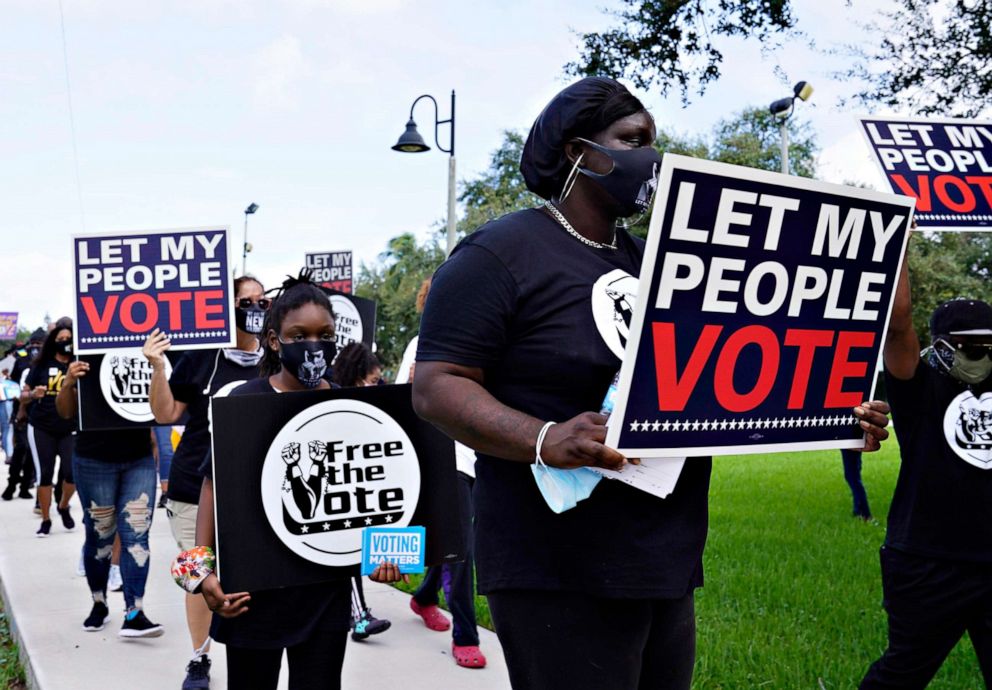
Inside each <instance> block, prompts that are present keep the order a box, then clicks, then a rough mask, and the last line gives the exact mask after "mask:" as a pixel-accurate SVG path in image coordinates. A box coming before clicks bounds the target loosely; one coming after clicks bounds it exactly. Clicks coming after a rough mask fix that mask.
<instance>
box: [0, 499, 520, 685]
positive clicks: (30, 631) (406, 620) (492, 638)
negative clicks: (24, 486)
mask: <svg viewBox="0 0 992 690" xmlns="http://www.w3.org/2000/svg"><path fill="white" fill-rule="evenodd" d="M2 481H3V480H0V482H2ZM32 506H33V502H32V501H26V500H22V499H17V498H15V499H14V500H13V501H0V586H2V594H3V600H4V604H5V606H6V610H7V615H8V616H9V618H10V622H11V628H12V629H13V630H14V632H15V636H16V637H17V639H18V642H19V644H20V645H21V659H22V661H23V662H24V667H25V671H26V673H27V677H28V687H29V688H31V689H32V690H117V689H121V690H124V689H127V690H132V689H133V688H142V689H143V690H144V689H148V690H159V689H160V688H161V689H163V690H170V689H175V690H178V689H179V687H180V685H181V684H182V680H183V678H184V677H185V666H186V662H187V661H188V660H189V655H190V652H191V646H190V640H189V634H188V632H187V630H186V622H185V616H184V613H183V596H182V592H181V591H180V590H179V588H178V587H176V585H175V584H174V583H173V582H172V579H171V578H170V576H169V564H170V562H171V558H172V557H173V556H174V555H175V551H176V547H175V542H173V540H172V535H171V534H170V532H169V525H168V522H167V520H166V518H165V511H156V515H155V519H154V522H153V524H152V530H151V544H150V545H151V551H152V557H151V574H150V576H149V578H148V588H147V592H146V594H145V612H146V613H147V614H148V617H149V618H150V619H151V620H153V621H155V622H156V623H161V624H162V625H163V627H164V628H165V634H164V635H163V636H162V637H159V638H154V639H149V640H133V641H123V640H121V639H120V638H118V637H117V631H118V629H119V628H120V622H121V619H122V618H123V606H124V604H123V597H122V595H121V594H120V593H109V595H108V597H109V600H110V601H109V604H110V610H111V619H110V620H109V621H108V624H107V627H105V628H104V629H103V630H101V631H100V632H96V633H87V632H83V630H82V622H83V619H84V618H85V617H86V616H87V614H88V613H89V609H90V606H91V600H90V597H89V592H88V591H87V587H86V580H85V579H84V578H82V577H79V576H77V575H76V563H77V561H78V559H79V551H80V548H81V547H82V543H83V533H82V515H81V512H80V508H79V501H78V499H77V498H73V502H72V513H73V516H74V517H75V518H76V521H77V523H78V524H77V527H76V529H75V530H73V531H72V532H66V531H65V530H64V529H63V528H62V526H61V524H60V523H59V520H58V516H57V515H55V514H54V511H53V515H55V520H54V524H53V525H52V535H51V536H50V537H48V538H47V539H38V538H36V537H35V536H34V532H35V530H36V529H37V527H38V523H39V521H40V518H39V517H38V516H36V515H35V514H34V513H33V512H32V510H31V508H32ZM365 593H366V597H367V599H368V603H369V606H370V607H371V608H372V611H373V612H374V613H375V615H376V616H377V617H380V618H388V619H390V620H391V621H392V622H393V627H392V628H391V629H390V630H389V631H387V632H385V633H383V634H382V635H379V636H377V637H373V638H370V639H369V640H368V641H365V642H353V641H351V640H349V641H348V652H347V656H346V658H345V664H344V673H343V677H342V687H343V688H345V689H346V690H350V689H358V688H385V687H393V688H405V689H408V690H420V689H425V690H426V689H428V688H430V689H431V690H434V689H439V690H446V689H448V688H472V689H473V690H505V689H506V688H509V680H508V678H507V673H506V665H505V663H504V661H503V655H502V652H501V650H500V647H499V643H498V642H497V640H496V635H495V634H493V633H491V632H489V631H488V630H481V629H480V631H479V633H480V635H481V637H482V650H483V652H485V654H486V656H487V658H488V660H489V665H488V666H487V667H486V668H485V669H481V670H476V669H463V668H459V667H458V666H456V665H455V663H454V661H453V660H452V659H451V634H450V632H448V633H435V632H431V631H430V630H428V629H427V628H425V627H424V625H423V624H422V623H421V621H420V619H419V618H417V617H416V616H414V615H413V614H412V613H411V612H410V609H409V606H408V601H409V597H408V596H407V595H405V594H403V593H401V592H399V591H397V590H395V589H393V588H392V587H389V586H386V585H379V584H376V583H374V582H370V581H368V580H367V579H366V582H365ZM210 658H211V659H212V660H213V671H212V673H211V680H212V683H211V687H212V688H214V690H222V689H223V688H225V687H226V679H227V670H226V664H225V660H224V652H223V646H222V645H214V648H213V650H212V651H211V654H210ZM286 676H287V671H286V666H285V661H284V662H283V672H282V677H281V679H280V680H281V682H280V685H279V687H280V688H285V687H286ZM232 690H235V689H232Z"/></svg>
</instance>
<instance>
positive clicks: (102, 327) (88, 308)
mask: <svg viewBox="0 0 992 690" xmlns="http://www.w3.org/2000/svg"><path fill="white" fill-rule="evenodd" d="M119 299H120V296H119V295H110V296H109V297H107V303H106V304H105V305H103V313H100V311H99V310H98V309H97V308H96V302H95V301H94V300H93V298H92V297H80V298H79V303H80V304H82V305H83V312H84V313H85V314H86V320H87V321H89V323H90V327H91V328H92V329H93V332H94V333H96V334H97V335H101V334H103V333H106V332H107V331H109V330H110V322H111V321H112V320H113V318H114V311H116V309H117V300H119Z"/></svg>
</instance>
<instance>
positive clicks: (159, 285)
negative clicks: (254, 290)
mask: <svg viewBox="0 0 992 690" xmlns="http://www.w3.org/2000/svg"><path fill="white" fill-rule="evenodd" d="M72 244H73V273H74V278H75V284H76V330H75V332H74V337H75V347H76V352H77V353H102V352H110V351H112V350H115V349H119V348H126V347H136V346H140V345H141V343H142V342H144V340H145V338H146V337H147V336H148V334H149V333H151V332H152V330H154V329H156V328H158V329H160V330H161V331H163V332H165V333H167V334H168V335H169V337H170V338H171V339H172V346H173V348H175V349H178V350H181V349H186V350H192V349H198V348H212V347H228V346H231V345H233V344H234V343H235V339H236V334H235V331H234V328H233V325H232V324H233V321H232V309H233V299H232V294H233V286H232V278H231V269H230V265H229V261H228V250H229V241H228V228H227V227H226V226H221V227H209V228H189V229H182V230H151V231H140V232H127V233H117V234H113V235H77V236H75V237H73V240H72Z"/></svg>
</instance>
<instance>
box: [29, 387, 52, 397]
mask: <svg viewBox="0 0 992 690" xmlns="http://www.w3.org/2000/svg"><path fill="white" fill-rule="evenodd" d="M46 393H48V388H46V387H45V386H35V387H34V390H32V391H31V397H32V398H34V399H35V400H41V399H42V398H44V397H45V394H46Z"/></svg>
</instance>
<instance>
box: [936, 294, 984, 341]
mask: <svg viewBox="0 0 992 690" xmlns="http://www.w3.org/2000/svg"><path fill="white" fill-rule="evenodd" d="M930 334H931V336H932V337H934V338H936V337H939V336H942V335H964V336H975V335H978V336H989V337H992V305H989V304H988V303H987V302H983V301H981V300H977V299H952V300H949V301H947V302H944V303H943V304H941V305H940V306H939V307H937V308H936V309H934V310H933V314H932V315H931V316H930Z"/></svg>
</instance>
